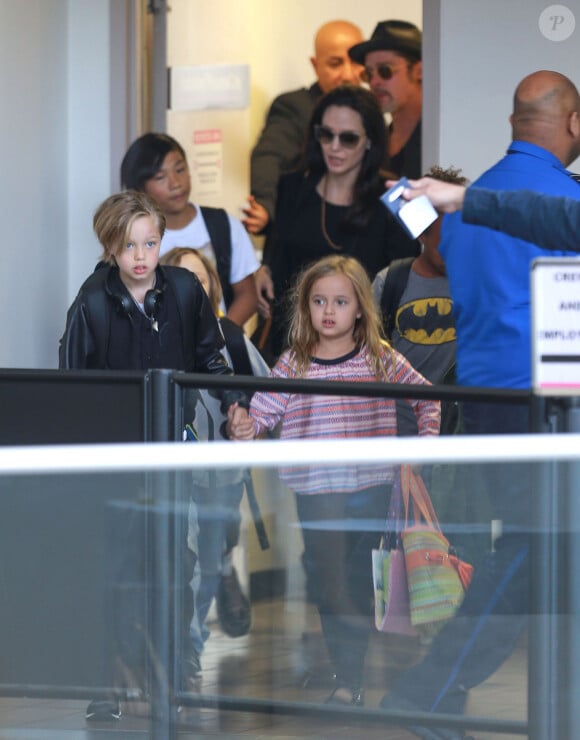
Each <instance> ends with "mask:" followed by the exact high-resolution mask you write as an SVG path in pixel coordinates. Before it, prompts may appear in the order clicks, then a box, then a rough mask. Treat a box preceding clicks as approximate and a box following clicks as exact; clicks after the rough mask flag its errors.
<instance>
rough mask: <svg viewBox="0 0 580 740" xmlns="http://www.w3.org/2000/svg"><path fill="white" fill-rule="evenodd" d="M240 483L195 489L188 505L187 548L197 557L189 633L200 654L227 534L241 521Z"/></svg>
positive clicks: (242, 491)
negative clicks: (192, 610)
mask: <svg viewBox="0 0 580 740" xmlns="http://www.w3.org/2000/svg"><path fill="white" fill-rule="evenodd" d="M243 493H244V487H243V483H233V484H230V485H227V486H218V487H216V488H213V489H210V488H203V487H201V486H196V487H195V488H194V491H193V493H192V496H191V501H190V505H189V529H188V545H189V548H190V549H191V550H193V552H195V553H196V554H197V562H196V564H195V567H194V571H193V578H192V579H191V589H192V591H193V599H194V613H193V617H192V620H191V624H190V627H189V634H190V637H191V640H192V642H193V647H194V650H195V651H196V653H197V654H198V655H201V653H202V652H203V648H204V644H205V641H206V640H207V639H208V637H209V635H210V631H209V629H208V627H207V625H206V623H205V620H206V618H207V614H208V612H209V609H210V606H211V602H212V601H213V599H214V596H215V595H216V592H217V588H218V585H219V581H220V577H221V574H222V563H223V558H224V554H225V553H226V551H227V550H228V544H231V543H228V539H229V538H228V535H229V534H230V533H231V530H232V528H233V527H235V526H236V525H239V521H240V502H241V500H242V495H243Z"/></svg>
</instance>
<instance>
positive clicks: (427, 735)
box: [379, 694, 469, 740]
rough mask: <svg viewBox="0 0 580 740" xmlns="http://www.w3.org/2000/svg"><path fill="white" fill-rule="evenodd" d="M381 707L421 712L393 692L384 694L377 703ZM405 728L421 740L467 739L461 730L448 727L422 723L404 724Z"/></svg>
mask: <svg viewBox="0 0 580 740" xmlns="http://www.w3.org/2000/svg"><path fill="white" fill-rule="evenodd" d="M379 706H380V708H381V709H385V710H386V711H389V712H409V713H410V714H412V713H414V712H423V711H424V710H423V709H421V708H420V707H418V706H417V705H416V704H413V702H411V701H409V700H408V699H403V697H400V696H396V695H395V694H385V696H383V698H382V699H381V702H380V704H379ZM405 729H407V730H409V732H412V733H413V735H416V736H417V737H419V738H421V740H469V738H467V737H466V736H465V734H464V733H463V732H462V731H461V730H455V729H450V728H448V727H423V726H422V725H405Z"/></svg>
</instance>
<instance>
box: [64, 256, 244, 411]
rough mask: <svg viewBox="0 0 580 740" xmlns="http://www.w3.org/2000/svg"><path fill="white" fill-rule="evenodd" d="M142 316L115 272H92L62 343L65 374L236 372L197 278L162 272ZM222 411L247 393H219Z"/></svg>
mask: <svg viewBox="0 0 580 740" xmlns="http://www.w3.org/2000/svg"><path fill="white" fill-rule="evenodd" d="M150 294H151V295H150V296H149V298H150V299H151V300H150V301H149V303H148V302H147V299H146V303H145V310H146V311H147V309H149V311H148V315H146V313H143V311H141V310H140V309H139V307H138V306H137V305H136V304H135V302H134V301H133V299H132V298H131V296H130V294H129V292H128V291H127V289H126V288H125V286H124V285H123V283H122V281H121V278H120V277H119V270H118V268H117V267H114V266H111V265H107V266H104V267H102V268H99V269H97V270H96V271H95V272H94V273H93V274H92V275H91V276H90V277H89V278H87V280H86V281H85V282H84V283H83V285H82V286H81V288H80V290H79V293H78V295H77V297H76V299H75V300H74V302H73V304H72V305H71V307H70V308H69V310H68V314H67V320H66V328H65V331H64V335H63V337H62V339H61V340H60V348H59V367H60V368H63V369H93V370H148V369H150V368H171V369H174V370H184V371H186V372H198V373H214V374H218V375H231V374H233V372H232V370H231V368H230V367H229V366H228V364H227V362H226V360H225V359H224V357H223V355H222V354H221V353H220V349H221V348H222V347H223V346H224V340H223V337H222V335H221V332H220V330H219V326H218V323H217V320H216V318H215V316H214V314H213V311H212V309H211V305H210V303H209V300H208V299H207V296H206V294H205V291H204V290H203V288H202V286H201V284H200V283H199V281H198V280H197V278H196V277H195V276H194V275H193V274H192V273H190V272H188V271H187V270H183V269H181V268H179V267H170V266H163V267H161V266H159V267H158V268H157V280H156V284H155V288H154V290H153V291H150ZM219 395H220V397H221V399H222V406H223V410H224V412H225V411H227V408H229V406H230V405H231V404H232V403H233V402H234V401H238V402H239V403H240V405H242V406H247V405H248V404H247V399H246V396H245V394H243V393H240V392H237V391H225V392H223V393H221V394H219Z"/></svg>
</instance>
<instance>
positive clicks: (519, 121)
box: [510, 70, 580, 165]
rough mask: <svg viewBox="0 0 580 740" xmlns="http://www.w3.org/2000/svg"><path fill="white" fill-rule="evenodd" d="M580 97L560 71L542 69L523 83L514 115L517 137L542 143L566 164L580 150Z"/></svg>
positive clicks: (519, 90) (515, 103)
mask: <svg viewBox="0 0 580 740" xmlns="http://www.w3.org/2000/svg"><path fill="white" fill-rule="evenodd" d="M579 117H580V96H579V94H578V90H577V89H576V86H575V85H574V83H573V82H572V81H571V80H569V79H568V78H567V77H565V76H564V75H562V74H560V73H559V72H552V71H547V70H541V71H539V72H534V73H533V74H531V75H528V76H527V77H524V79H523V80H522V81H521V82H520V84H519V85H518V86H517V88H516V91H515V94H514V110H513V114H512V116H511V118H510V121H511V124H512V129H513V138H514V139H519V140H520V141H528V142H530V143H532V144H536V145H537V146H541V147H543V148H544V149H547V150H548V151H549V152H551V153H552V154H554V155H555V156H556V157H558V159H560V161H561V162H562V163H563V164H564V165H568V164H570V162H572V161H573V160H574V159H576V157H577V156H578V154H579V153H580V118H579Z"/></svg>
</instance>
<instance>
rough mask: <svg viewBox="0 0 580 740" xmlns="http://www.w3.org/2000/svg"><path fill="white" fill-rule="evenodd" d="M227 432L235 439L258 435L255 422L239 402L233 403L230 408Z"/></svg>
mask: <svg viewBox="0 0 580 740" xmlns="http://www.w3.org/2000/svg"><path fill="white" fill-rule="evenodd" d="M226 433H227V435H228V437H229V438H230V439H234V440H246V439H254V437H255V436H256V430H255V429H254V422H253V421H252V419H251V418H250V416H249V414H248V412H247V411H246V409H245V408H242V407H241V406H239V405H238V404H237V403H233V404H232V405H231V406H230V407H229V409H228V423H227V425H226Z"/></svg>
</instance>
